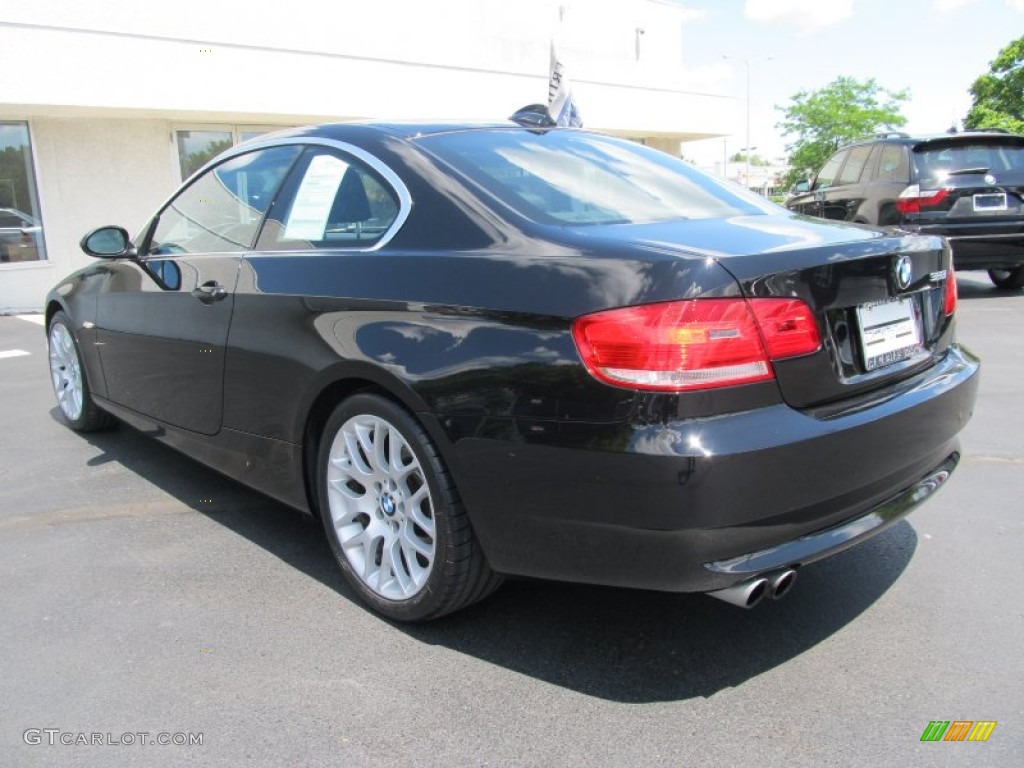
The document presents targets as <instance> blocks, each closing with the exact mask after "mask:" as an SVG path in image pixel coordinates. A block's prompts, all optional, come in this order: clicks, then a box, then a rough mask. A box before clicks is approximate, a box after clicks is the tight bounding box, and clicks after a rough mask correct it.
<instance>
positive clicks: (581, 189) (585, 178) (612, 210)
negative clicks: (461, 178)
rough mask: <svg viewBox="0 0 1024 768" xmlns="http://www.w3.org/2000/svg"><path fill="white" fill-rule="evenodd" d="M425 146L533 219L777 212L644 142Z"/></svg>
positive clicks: (474, 138)
mask: <svg viewBox="0 0 1024 768" xmlns="http://www.w3.org/2000/svg"><path fill="white" fill-rule="evenodd" d="M419 141H420V143H421V145H422V146H423V147H424V148H425V149H427V150H429V151H430V152H432V153H433V154H434V155H435V156H437V157H439V158H440V159H441V160H443V161H444V162H445V163H447V164H448V165H450V166H452V167H454V168H455V169H456V170H458V171H460V172H462V173H463V174H465V175H466V176H468V177H469V178H470V179H472V180H473V181H474V182H476V183H477V184H479V185H480V186H482V187H484V188H485V189H486V190H487V191H488V192H490V193H491V194H493V195H494V196H496V197H497V198H499V199H500V200H501V201H502V202H504V203H505V204H506V205H508V206H510V207H512V208H513V209H514V210H516V211H518V212H519V213H520V214H522V215H524V216H526V217H527V218H529V219H532V220H534V221H538V222H541V223H549V224H572V225H579V224H638V223H644V222H653V221H665V220H671V219H709V218H720V217H727V216H737V215H746V214H755V213H766V212H768V211H769V210H772V212H775V211H774V210H773V209H772V208H771V206H770V204H769V203H767V202H765V201H763V200H762V199H761V198H758V197H757V196H756V195H753V194H750V193H746V192H745V191H743V190H742V189H740V188H739V187H736V188H731V185H729V186H727V185H726V184H725V183H723V182H721V181H720V180H718V179H715V178H713V177H711V176H707V175H705V174H703V173H701V172H700V171H698V170H696V169H695V168H693V167H692V166H690V165H688V164H687V163H685V162H683V161H682V160H679V159H677V158H674V157H672V156H670V155H668V154H666V153H664V152H658V151H656V150H653V149H649V148H647V147H644V146H642V145H640V144H635V143H633V142H629V141H624V140H620V139H613V138H609V137H605V136H598V135H594V134H588V133H581V132H577V131H558V130H555V131H548V132H541V133H534V132H530V131H520V130H509V131H502V130H493V131H464V132H452V133H444V134H435V135H432V136H424V137H422V138H421V139H419Z"/></svg>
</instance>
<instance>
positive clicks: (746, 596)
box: [706, 576, 769, 608]
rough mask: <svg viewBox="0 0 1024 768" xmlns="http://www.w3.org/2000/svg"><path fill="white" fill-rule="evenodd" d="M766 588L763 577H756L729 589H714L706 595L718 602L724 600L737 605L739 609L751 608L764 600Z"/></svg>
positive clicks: (766, 583)
mask: <svg viewBox="0 0 1024 768" xmlns="http://www.w3.org/2000/svg"><path fill="white" fill-rule="evenodd" d="M768 586H769V585H768V579H766V578H764V577H763V576H757V577H755V578H753V579H747V580H746V581H741V582H740V583H739V584H733V585H732V586H731V587H726V588H725V589H716V590H715V591H714V592H708V593H706V594H708V595H711V597H717V598H718V599H719V600H724V601H725V602H727V603H731V604H732V605H738V606H739V607H740V608H753V607H754V606H755V605H757V604H758V603H759V602H761V600H763V599H764V597H765V595H766V594H767V592H768Z"/></svg>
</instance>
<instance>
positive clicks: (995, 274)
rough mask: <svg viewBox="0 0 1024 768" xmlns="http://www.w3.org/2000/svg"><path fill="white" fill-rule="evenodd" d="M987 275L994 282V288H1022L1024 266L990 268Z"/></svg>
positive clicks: (1009, 289) (1010, 289) (1023, 286)
mask: <svg viewBox="0 0 1024 768" xmlns="http://www.w3.org/2000/svg"><path fill="white" fill-rule="evenodd" d="M988 276H989V278H990V279H991V280H992V282H993V283H995V285H996V288H1002V289H1003V290H1007V291H1013V290H1017V289H1019V288H1024V267H1014V268H1013V269H990V270H989V271H988Z"/></svg>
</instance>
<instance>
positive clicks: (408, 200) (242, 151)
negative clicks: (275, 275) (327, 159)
mask: <svg viewBox="0 0 1024 768" xmlns="http://www.w3.org/2000/svg"><path fill="white" fill-rule="evenodd" d="M283 146H299V147H327V148H328V149H337V150H340V151H342V152H345V153H347V154H349V155H351V156H352V157H355V158H357V159H358V160H361V161H362V162H364V163H366V164H367V165H368V166H370V168H372V169H373V170H374V171H376V172H377V173H379V174H380V175H381V177H382V178H383V179H384V180H385V181H386V182H387V183H388V184H390V185H391V188H392V190H394V192H395V194H396V195H398V215H397V216H395V220H394V221H393V222H392V223H391V226H390V227H388V228H387V230H385V232H384V234H382V235H381V236H380V239H379V240H377V242H375V243H374V244H373V245H371V246H367V247H363V248H358V247H352V246H345V245H338V246H336V247H335V246H332V247H331V248H329V249H318V248H312V249H309V248H303V249H301V250H292V249H289V250H284V251H277V250H274V251H259V250H257V249H256V248H255V246H256V244H257V243H258V242H259V238H257V242H256V243H253V247H252V248H250V249H248V250H243V251H237V253H240V254H245V255H246V256H247V257H248V256H258V255H261V254H263V253H273V254H274V255H275V256H276V255H285V254H295V255H298V254H307V255H308V254H310V253H319V252H322V251H326V250H331V251H337V250H343V251H346V252H348V253H370V252H372V251H378V250H380V249H381V248H383V247H384V246H385V245H387V244H388V243H389V242H390V241H391V240H392V238H394V236H395V235H397V234H398V231H399V230H400V229H401V228H402V225H404V224H405V221H406V219H408V218H409V213H410V211H411V210H412V195H410V194H409V189H408V187H406V186H405V182H403V181H402V179H401V178H399V176H398V174H396V173H395V172H394V171H392V170H391V168H390V167H388V166H387V165H386V164H385V163H384V161H382V160H381V159H380V158H378V157H377V156H376V155H373V154H371V153H369V152H367V151H366V150H365V149H363V148H361V147H357V146H356V145H354V144H349V143H348V142H347V141H338V140H337V139H325V138H323V137H320V136H292V137H286V138H280V139H250V140H249V141H245V142H242V143H240V144H236V145H235V146H234V147H232V148H231V149H229V150H227V151H226V152H223V153H222V154H220V155H217V157H215V158H213V159H212V160H210V161H209V162H207V163H206V164H205V165H203V166H201V167H199V168H198V169H197V170H196V172H195V173H193V174H192V175H191V176H189V178H188V179H187V180H186V181H185V182H184V183H183V184H182V185H181V186H180V187H178V188H177V189H176V190H174V194H172V195H171V196H170V197H168V198H167V199H166V200H164V201H163V202H162V203H161V204H160V206H159V207H158V208H157V213H158V214H159V213H163V211H164V209H165V208H167V206H168V205H170V204H171V202H172V201H173V200H174V199H175V198H177V197H178V195H180V194H181V193H182V192H184V191H185V190H186V189H188V188H189V187H190V186H192V184H193V183H194V182H195V180H196V179H198V178H199V177H200V176H202V175H203V174H205V173H206V172H207V171H209V170H210V169H212V168H215V167H216V166H218V165H220V164H221V163H225V162H227V161H228V160H231V159H233V158H235V157H238V156H239V155H247V154H250V153H251V152H257V151H259V150H261V149H271V148H273V147H283ZM293 167H294V166H293ZM280 191H281V190H280V187H279V188H278V190H277V192H278V193H280ZM275 201H276V198H275ZM154 219H156V215H154V216H153V218H152V219H150V222H152V221H153V220H154ZM149 229H150V228H149V226H148V225H147V227H146V234H147V235H148V234H149Z"/></svg>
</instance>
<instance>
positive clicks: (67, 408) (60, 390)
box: [47, 312, 117, 432]
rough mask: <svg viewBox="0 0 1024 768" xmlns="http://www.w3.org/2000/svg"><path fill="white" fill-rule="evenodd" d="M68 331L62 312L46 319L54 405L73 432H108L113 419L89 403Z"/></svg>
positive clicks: (68, 322)
mask: <svg viewBox="0 0 1024 768" xmlns="http://www.w3.org/2000/svg"><path fill="white" fill-rule="evenodd" d="M71 328H72V325H71V320H70V318H69V317H68V316H67V315H66V314H64V313H63V312H57V313H56V314H54V316H53V318H52V319H51V320H50V329H49V332H48V334H47V337H48V340H49V355H50V380H51V381H52V382H53V392H54V394H55V395H56V396H57V405H58V407H59V408H60V412H61V414H62V415H63V416H64V420H65V421H66V422H67V424H68V426H69V427H71V428H72V429H73V430H75V431H76V432H95V431H97V430H100V429H109V428H110V427H112V426H114V425H115V424H116V423H117V420H116V419H115V418H114V417H113V416H111V415H110V414H109V413H107V412H106V411H104V410H102V409H100V408H99V407H97V405H96V403H94V402H93V399H92V393H91V392H90V390H89V380H88V377H87V376H86V374H85V368H84V367H83V366H82V355H81V354H80V353H79V351H78V342H77V341H76V340H75V335H74V333H72V331H71Z"/></svg>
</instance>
